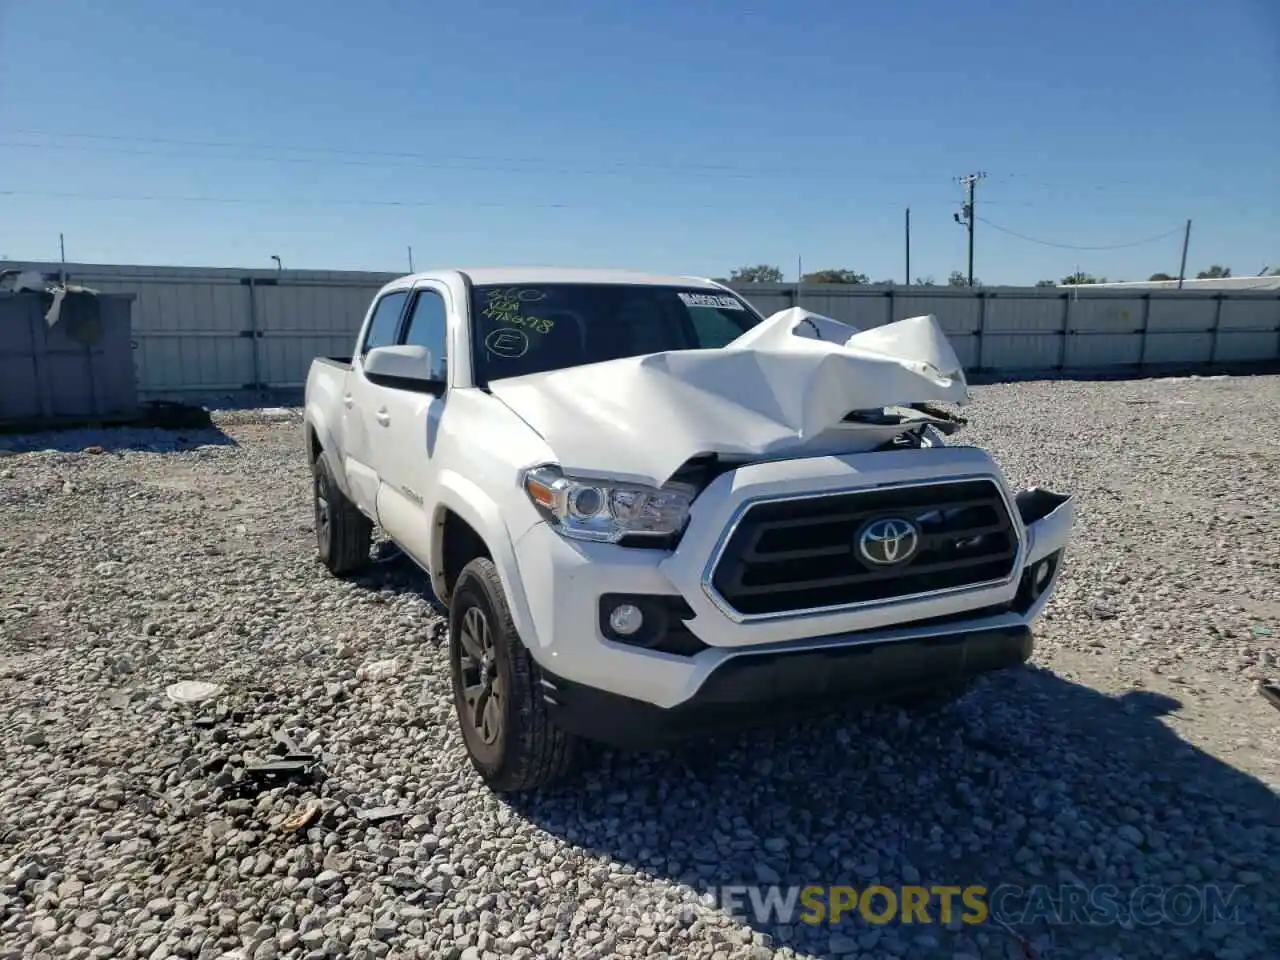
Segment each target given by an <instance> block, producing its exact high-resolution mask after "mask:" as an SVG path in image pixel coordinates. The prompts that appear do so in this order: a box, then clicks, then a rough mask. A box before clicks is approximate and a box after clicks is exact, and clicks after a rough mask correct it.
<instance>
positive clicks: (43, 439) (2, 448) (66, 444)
mask: <svg viewBox="0 0 1280 960" xmlns="http://www.w3.org/2000/svg"><path fill="white" fill-rule="evenodd" d="M210 446H212V447H224V446H232V447H233V446H236V441H235V440H233V439H232V438H231V437H230V436H228V435H227V434H226V433H225V432H224V431H223V430H222V429H221V427H219V426H218V424H216V423H215V422H214V420H213V418H212V416H210V413H209V411H208V410H207V409H205V408H203V407H198V406H193V405H191V404H185V403H170V402H151V403H144V404H142V405H141V407H140V409H139V412H138V415H137V416H135V417H132V418H130V419H128V420H117V421H111V422H101V421H92V420H89V421H86V420H76V421H65V422H60V423H55V424H48V423H36V422H31V423H16V422H6V423H5V424H4V427H3V429H2V430H0V453H27V452H30V451H33V450H56V451H58V452H60V453H85V452H89V453H118V452H121V451H125V450H136V451H149V452H157V453H181V452H183V451H188V450H195V449H197V448H199V447H210Z"/></svg>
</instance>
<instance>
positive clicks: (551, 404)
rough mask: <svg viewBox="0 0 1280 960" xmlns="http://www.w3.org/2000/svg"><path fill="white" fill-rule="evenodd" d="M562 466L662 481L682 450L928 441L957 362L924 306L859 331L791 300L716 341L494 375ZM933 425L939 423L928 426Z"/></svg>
mask: <svg viewBox="0 0 1280 960" xmlns="http://www.w3.org/2000/svg"><path fill="white" fill-rule="evenodd" d="M489 389H490V390H491V391H492V393H493V394H494V395H495V396H496V397H497V398H498V399H500V400H501V401H502V402H503V403H505V404H506V405H507V406H509V407H510V408H511V409H512V410H514V411H515V412H516V413H517V414H518V415H519V416H520V417H521V418H522V419H523V420H524V421H525V422H526V423H528V424H529V425H530V426H531V427H532V428H533V429H534V430H536V431H537V432H538V433H539V434H540V435H541V436H542V437H543V438H544V439H545V440H546V441H547V443H548V444H549V445H550V446H551V448H552V449H553V450H554V451H555V452H556V455H557V459H558V463H559V467H560V469H561V470H563V472H564V473H565V474H566V475H572V476H580V477H592V476H602V475H604V474H603V471H606V470H607V473H608V476H610V477H611V478H614V479H619V480H625V481H629V482H633V483H638V484H643V485H646V486H650V487H654V488H660V487H662V486H663V485H664V484H665V483H667V482H668V481H669V480H671V479H673V478H674V476H675V474H676V473H677V471H679V470H681V469H682V468H683V467H685V465H687V464H689V463H690V462H696V461H699V460H700V459H701V458H705V457H708V456H710V457H714V458H715V459H716V460H718V461H722V462H731V463H738V464H741V463H744V462H758V461H761V460H768V459H781V458H795V457H810V456H824V455H832V454H848V453H859V452H869V451H872V450H877V449H881V448H887V447H888V448H897V447H901V446H903V445H906V446H927V445H931V444H933V443H940V442H941V441H940V437H941V436H944V435H947V434H950V433H954V432H955V431H956V430H957V429H959V428H960V427H961V426H962V425H963V423H964V421H963V419H962V418H959V417H956V416H955V415H953V414H950V413H948V412H946V411H945V410H943V409H942V408H941V406H940V405H942V404H951V405H962V404H965V403H967V402H968V399H969V396H968V384H967V382H966V381H965V377H964V370H963V368H962V366H961V364H960V362H959V360H958V359H957V358H956V355H955V353H954V351H953V350H952V349H951V346H950V344H949V343H948V342H947V340H946V337H945V335H944V334H943V332H942V330H941V328H940V327H939V326H938V323H937V320H936V319H935V318H934V317H932V316H922V317H911V318H909V319H906V320H900V321H898V322H897V323H891V324H888V325H886V326H884V327H878V328H874V329H871V330H865V331H859V330H857V329H856V328H854V327H851V326H849V325H847V324H844V323H840V322H839V321H837V320H832V319H831V318H829V317H823V316H821V315H819V314H815V313H811V312H809V311H807V310H803V309H800V308H792V309H790V310H784V311H782V312H780V313H776V314H774V315H773V316H771V317H769V318H768V319H767V320H765V321H764V322H763V323H761V324H759V325H757V326H756V327H753V328H752V329H751V330H749V331H747V332H746V333H745V334H743V335H742V336H741V337H739V338H738V339H736V340H734V341H733V342H731V343H730V344H728V345H727V346H725V347H723V348H720V349H707V350H676V351H666V352H662V353H653V354H646V355H643V356H638V357H626V358H622V359H619V360H611V361H607V362H603V363H594V364H587V365H582V366H577V367H569V368H565V369H559V370H553V371H548V372H546V373H538V374H531V375H528V376H523V377H515V378H511V379H507V380H499V381H491V382H490V384H489ZM930 431H933V432H932V433H930Z"/></svg>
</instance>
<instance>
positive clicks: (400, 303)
mask: <svg viewBox="0 0 1280 960" xmlns="http://www.w3.org/2000/svg"><path fill="white" fill-rule="evenodd" d="M408 299H409V293H408V291H407V290H397V291H396V292H395V293H388V294H387V295H386V296H385V297H383V298H382V299H381V300H379V301H378V305H377V306H375V307H374V308H373V319H372V320H371V321H370V322H369V329H368V331H367V332H366V333H365V335H364V344H363V345H362V346H361V347H360V356H362V357H363V356H364V355H365V354H366V353H368V352H369V351H370V350H372V349H373V348H374V347H391V346H395V342H396V333H397V332H398V331H399V329H400V314H401V313H402V312H404V302H405V301H406V300H408Z"/></svg>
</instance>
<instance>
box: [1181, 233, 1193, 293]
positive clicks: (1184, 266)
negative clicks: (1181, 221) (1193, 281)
mask: <svg viewBox="0 0 1280 960" xmlns="http://www.w3.org/2000/svg"><path fill="white" fill-rule="evenodd" d="M1190 242H1191V221H1190V220H1188V221H1187V229H1186V231H1185V232H1184V233H1183V234H1182V266H1180V267H1178V289H1179V290H1181V289H1182V278H1183V277H1185V276H1186V275H1187V244H1189V243H1190Z"/></svg>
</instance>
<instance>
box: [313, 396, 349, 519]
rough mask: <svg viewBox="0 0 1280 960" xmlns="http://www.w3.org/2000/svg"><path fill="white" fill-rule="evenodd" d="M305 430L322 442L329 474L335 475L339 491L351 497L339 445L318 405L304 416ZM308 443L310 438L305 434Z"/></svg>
mask: <svg viewBox="0 0 1280 960" xmlns="http://www.w3.org/2000/svg"><path fill="white" fill-rule="evenodd" d="M304 423H305V427H304V428H303V429H304V430H306V431H308V432H311V431H314V432H315V435H316V439H317V440H319V441H320V456H322V457H324V460H325V462H326V463H327V464H328V465H329V472H330V473H331V474H332V475H333V479H334V480H335V481H336V482H337V484H338V489H339V490H341V491H342V495H343V496H345V497H348V498H349V497H350V496H351V487H350V486H349V485H348V484H347V470H346V467H345V465H344V464H343V463H342V457H340V456H339V455H338V453H337V452H336V451H337V443H336V441H335V440H334V438H333V432H332V431H331V430H330V429H329V424H328V421H327V419H326V418H325V416H324V412H323V411H322V410H321V409H320V408H319V406H318V405H317V404H314V403H313V404H311V405H310V406H309V407H307V409H306V412H305V415H304ZM304 438H305V439H306V440H307V442H308V443H309V442H310V437H309V436H308V435H307V434H304ZM309 453H310V451H308V454H309Z"/></svg>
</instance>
